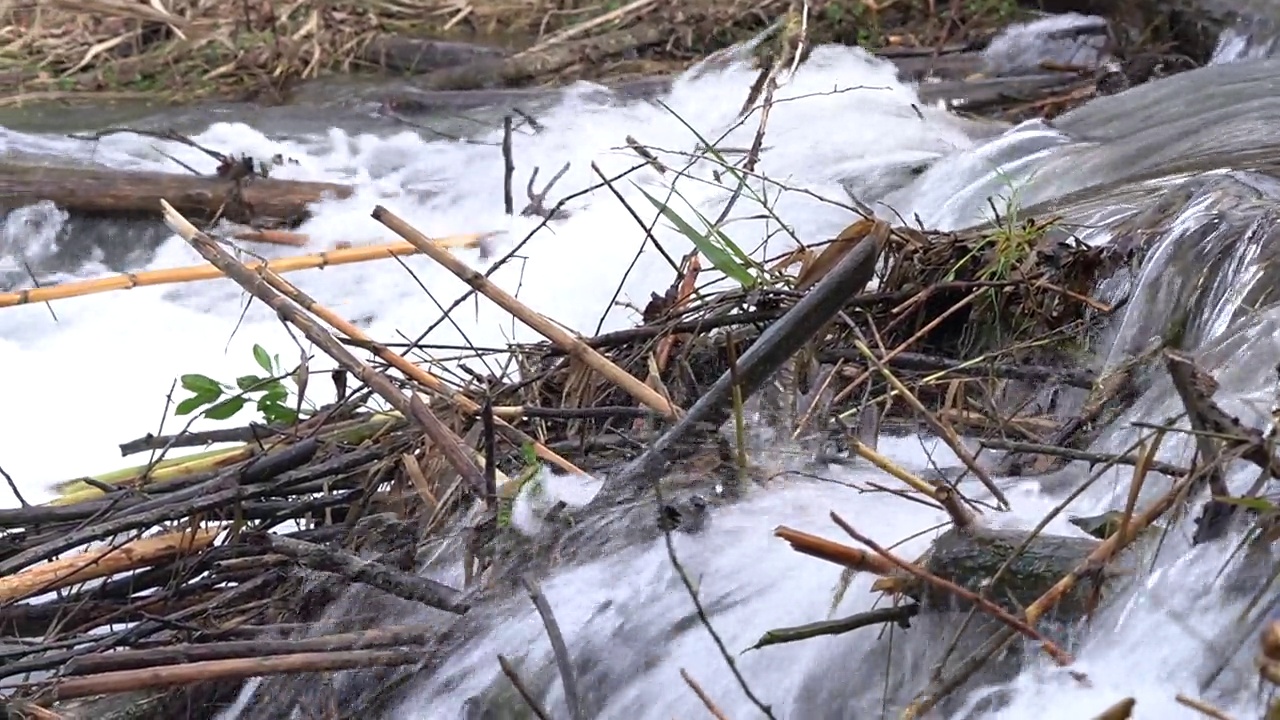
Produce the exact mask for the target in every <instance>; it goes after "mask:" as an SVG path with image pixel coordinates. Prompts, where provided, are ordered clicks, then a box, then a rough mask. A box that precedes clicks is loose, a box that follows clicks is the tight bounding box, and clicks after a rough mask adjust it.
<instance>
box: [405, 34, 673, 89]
mask: <svg viewBox="0 0 1280 720" xmlns="http://www.w3.org/2000/svg"><path fill="white" fill-rule="evenodd" d="M670 34H671V31H670V30H669V29H668V28H663V27H655V26H650V27H638V28H633V29H627V30H619V31H616V32H611V33H606V34H604V35H598V36H596V37H593V38H590V39H588V40H580V41H575V42H565V43H557V44H555V45H552V46H550V47H548V48H546V49H545V50H540V51H538V52H524V53H520V54H518V55H514V56H512V57H509V58H505V59H501V60H484V61H481V62H475V63H471V64H469V65H464V66H462V67H457V68H446V69H443V70H437V71H435V72H431V73H427V74H426V75H423V76H421V78H420V79H418V80H417V81H416V83H415V84H416V85H417V86H418V87H420V88H422V89H423V90H479V89H488V88H499V87H504V86H510V85H517V84H520V83H524V82H528V81H532V80H534V79H537V78H545V77H549V76H553V75H555V74H556V73H558V72H560V71H562V70H564V69H566V68H568V67H570V66H572V65H576V64H578V63H580V62H599V61H601V60H603V59H604V58H607V57H610V56H614V55H620V54H622V53H624V52H627V51H629V50H638V49H640V48H643V47H646V46H648V45H654V44H656V43H660V42H662V41H664V40H666V39H667V38H668V37H669V36H670Z"/></svg>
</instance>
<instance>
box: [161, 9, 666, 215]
mask: <svg viewBox="0 0 1280 720" xmlns="http://www.w3.org/2000/svg"><path fill="white" fill-rule="evenodd" d="M669 35H670V31H668V30H666V29H664V28H659V27H641V28H636V29H627V30H618V31H615V32H611V33H606V34H604V35H599V36H596V37H593V38H590V39H587V40H579V41H575V42H566V43H562V44H559V45H554V46H552V47H549V48H546V49H545V50H542V51H539V52H533V53H521V54H520V55H516V56H513V57H509V58H503V59H497V60H494V59H486V60H480V61H478V62H474V63H469V64H467V65H463V66H461V67H452V68H444V69H441V70H436V71H434V72H430V73H426V74H424V75H421V76H419V77H418V78H417V79H416V80H415V81H414V85H415V87H418V88H420V89H422V90H480V89H492V88H500V87H505V86H511V85H518V84H520V83H524V82H529V81H533V80H536V79H539V78H544V77H547V76H550V75H554V74H555V73H558V72H560V71H562V70H564V69H566V68H569V67H571V66H573V65H577V64H578V63H581V62H592V61H599V60H602V59H604V58H606V57H610V56H614V55H621V54H623V53H625V52H628V51H633V50H638V49H639V48H642V47H645V46H648V45H654V44H657V43H660V42H663V41H664V40H666V39H667V37H668V36H669ZM179 209H181V208H179Z"/></svg>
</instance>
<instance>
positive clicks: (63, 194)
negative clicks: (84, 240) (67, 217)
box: [0, 163, 352, 223]
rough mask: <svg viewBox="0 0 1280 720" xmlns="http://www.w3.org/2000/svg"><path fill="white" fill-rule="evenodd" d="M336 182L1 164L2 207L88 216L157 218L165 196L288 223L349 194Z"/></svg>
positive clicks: (183, 206)
mask: <svg viewBox="0 0 1280 720" xmlns="http://www.w3.org/2000/svg"><path fill="white" fill-rule="evenodd" d="M351 193H352V189H351V188H350V187H348V186H346V185H338V184H335V183H319V182H302V181H297V180H273V179H270V178H252V179H247V180H243V181H239V182H237V181H233V180H228V179H224V178H218V177H208V176H201V175H187V174H178V173H163V172H143V171H126V170H115V169H111V168H106V167H101V166H98V167H54V166H38V165H14V164H10V163H0V208H3V209H4V210H6V211H7V210H12V209H14V208H18V207H23V206H26V205H31V204H33V203H36V202H39V201H41V200H49V201H52V202H53V203H54V204H55V205H57V206H58V207H60V208H63V209H64V210H67V211H68V212H71V213H72V214H78V215H86V216H99V217H101V216H108V217H110V216H115V217H120V216H155V217H159V214H160V200H161V199H162V198H163V199H166V200H168V201H169V203H170V204H171V205H173V206H174V207H175V208H177V209H178V210H180V211H181V212H182V213H183V214H185V215H189V216H195V217H197V218H200V219H201V220H211V219H213V218H215V217H217V216H219V215H220V216H221V217H225V218H226V219H228V220H231V221H233V222H240V223H248V222H250V221H251V220H260V219H262V218H272V219H276V220H284V221H290V222H296V221H301V220H303V219H305V217H306V216H307V206H308V205H311V204H312V203H316V202H319V201H320V200H322V199H324V198H326V197H334V198H345V197H349V196H350V195H351Z"/></svg>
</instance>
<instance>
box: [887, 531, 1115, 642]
mask: <svg viewBox="0 0 1280 720" xmlns="http://www.w3.org/2000/svg"><path fill="white" fill-rule="evenodd" d="M1028 535H1029V532H1028V531H1025V530H1003V529H991V528H982V527H975V528H971V529H969V530H957V529H954V528H953V529H950V530H948V531H947V532H945V533H943V534H942V535H940V536H938V539H937V540H935V541H934V543H933V546H932V547H930V548H929V550H928V552H926V553H925V555H924V556H923V557H921V558H920V559H919V560H918V561H917V564H919V565H921V566H923V567H924V569H925V570H927V571H929V572H930V573H932V574H934V575H937V576H938V577H940V578H942V579H944V580H950V581H951V582H953V583H955V584H957V585H960V586H962V587H964V588H966V589H968V590H971V591H973V592H974V593H980V594H981V593H985V595H986V597H987V598H989V599H990V600H991V601H992V602H993V603H995V604H997V605H999V606H1001V607H1003V608H1005V609H1006V610H1008V611H1010V612H1013V613H1017V612H1019V611H1020V610H1021V609H1022V608H1024V607H1026V606H1028V605H1030V604H1031V603H1033V602H1035V601H1036V600H1037V599H1039V598H1040V597H1041V596H1042V595H1044V594H1045V593H1046V592H1048V591H1049V589H1050V588H1052V587H1053V586H1054V585H1055V584H1057V582H1058V581H1059V580H1061V579H1062V577H1063V576H1065V575H1068V574H1069V573H1070V572H1071V571H1072V570H1073V569H1074V568H1075V567H1077V566H1078V565H1079V564H1080V563H1081V562H1083V561H1084V560H1085V559H1086V558H1088V557H1089V555H1090V554H1091V553H1092V552H1093V551H1094V550H1096V549H1097V548H1098V546H1099V545H1101V544H1102V543H1101V541H1099V540H1096V539H1094V538H1089V537H1071V536H1065V535H1049V534H1044V533H1041V534H1040V535H1038V536H1036V537H1035V538H1033V539H1032V540H1031V542H1030V543H1029V544H1028V545H1027V548H1026V549H1025V550H1023V551H1022V552H1021V553H1020V554H1019V555H1018V556H1017V558H1015V559H1014V561H1013V562H1012V563H1011V564H1010V565H1009V568H1008V569H1007V570H1005V572H1004V575H1003V576H1002V577H1001V579H1000V580H999V581H998V582H997V583H996V584H995V585H994V586H993V587H990V588H988V587H987V584H988V583H989V582H990V579H991V578H992V577H994V576H995V574H996V572H997V571H998V570H999V569H1000V567H1001V566H1002V565H1004V564H1005V561H1007V560H1008V559H1009V558H1010V557H1011V556H1012V555H1013V553H1014V551H1015V550H1017V549H1018V548H1019V547H1021V546H1022V544H1023V543H1024V542H1025V541H1026V540H1027V537H1028ZM1114 575H1115V573H1114V572H1112V571H1108V570H1103V572H1102V573H1101V575H1100V576H1099V577H1098V578H1096V579H1097V580H1098V582H1097V583H1085V584H1082V585H1077V586H1076V587H1075V588H1073V589H1072V590H1071V592H1069V593H1068V594H1067V595H1066V596H1064V597H1063V598H1062V600H1061V601H1060V602H1059V603H1058V605H1057V606H1056V610H1057V613H1058V616H1059V618H1060V619H1064V620H1071V619H1076V618H1080V617H1083V616H1084V615H1085V614H1087V613H1088V611H1089V609H1090V608H1091V607H1092V605H1093V604H1094V602H1095V601H1096V599H1097V593H1096V591H1097V590H1098V589H1099V586H1101V587H1105V582H1106V580H1107V579H1108V578H1110V577H1114ZM872 589H873V590H885V591H890V592H900V593H902V594H903V595H906V596H907V597H910V598H912V599H913V600H916V601H917V602H919V603H920V604H921V606H922V607H923V608H924V609H925V610H932V611H935V612H937V611H942V612H945V611H949V610H955V609H963V610H968V609H969V603H968V602H966V601H964V600H962V599H960V598H957V597H955V596H953V595H952V594H950V593H947V592H944V591H941V590H939V589H937V588H935V587H933V586H930V585H926V584H922V583H920V582H919V581H917V580H916V579H915V578H908V577H902V576H900V575H894V576H890V577H888V578H885V579H882V580H879V581H877V582H876V583H875V584H874V585H873V586H872Z"/></svg>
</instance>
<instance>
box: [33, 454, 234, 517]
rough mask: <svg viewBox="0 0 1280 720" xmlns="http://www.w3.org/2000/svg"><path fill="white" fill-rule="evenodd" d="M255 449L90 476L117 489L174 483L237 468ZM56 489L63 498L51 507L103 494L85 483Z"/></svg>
mask: <svg viewBox="0 0 1280 720" xmlns="http://www.w3.org/2000/svg"><path fill="white" fill-rule="evenodd" d="M256 449H257V448H256V446H251V445H241V446H240V447H233V448H227V449H225V450H210V451H207V452H202V453H196V454H195V455H188V456H185V457H180V458H170V459H167V460H161V461H160V462H158V463H156V464H155V465H138V466H136V467H132V468H127V469H124V470H116V471H115V472H110V473H104V474H103V475H97V476H91V477H90V479H91V480H97V481H98V482H100V483H103V484H105V485H113V486H115V487H130V486H134V485H141V484H143V483H144V482H160V481H162V480H174V479H176V478H180V477H183V476H185V475H194V474H195V473H198V472H205V471H207V470H217V469H219V468H224V467H228V466H230V465H234V464H236V463H238V462H240V461H241V460H246V459H248V458H249V456H251V455H253V453H254V452H255V451H256ZM148 470H149V472H148ZM56 489H57V491H58V493H60V494H59V496H58V497H56V498H54V499H53V500H50V501H49V504H50V505H73V504H75V503H78V502H81V501H84V500H92V499H93V498H96V497H99V496H101V495H102V494H103V493H102V490H101V489H100V488H96V487H94V486H92V485H90V484H89V483H87V482H85V481H84V480H83V479H74V480H66V481H63V482H61V483H59V484H58V485H57V486H56Z"/></svg>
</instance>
